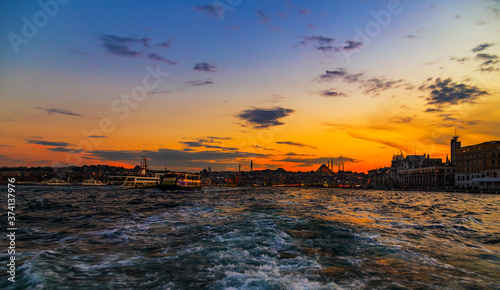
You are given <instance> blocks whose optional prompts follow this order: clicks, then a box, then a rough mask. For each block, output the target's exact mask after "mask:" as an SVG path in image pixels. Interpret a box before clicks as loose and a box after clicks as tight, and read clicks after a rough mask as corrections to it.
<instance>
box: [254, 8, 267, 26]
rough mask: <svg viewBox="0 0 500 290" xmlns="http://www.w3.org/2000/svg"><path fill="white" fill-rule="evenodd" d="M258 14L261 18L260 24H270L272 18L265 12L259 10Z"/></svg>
mask: <svg viewBox="0 0 500 290" xmlns="http://www.w3.org/2000/svg"><path fill="white" fill-rule="evenodd" d="M256 13H257V15H258V16H259V22H262V23H268V22H269V21H270V20H271V17H269V15H267V14H266V13H264V10H262V9H259V10H257V11H256Z"/></svg>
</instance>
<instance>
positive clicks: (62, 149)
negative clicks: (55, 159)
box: [47, 147, 83, 153]
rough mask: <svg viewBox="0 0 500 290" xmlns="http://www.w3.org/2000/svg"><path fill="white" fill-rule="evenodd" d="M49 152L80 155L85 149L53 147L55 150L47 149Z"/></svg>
mask: <svg viewBox="0 0 500 290" xmlns="http://www.w3.org/2000/svg"><path fill="white" fill-rule="evenodd" d="M47 150H50V151H54V152H68V153H80V152H82V151H83V149H71V148H66V147H53V148H47Z"/></svg>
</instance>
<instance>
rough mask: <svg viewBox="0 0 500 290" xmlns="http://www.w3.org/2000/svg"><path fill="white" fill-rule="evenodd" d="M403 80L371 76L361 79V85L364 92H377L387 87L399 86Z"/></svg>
mask: <svg viewBox="0 0 500 290" xmlns="http://www.w3.org/2000/svg"><path fill="white" fill-rule="evenodd" d="M403 83H404V80H402V79H400V80H387V79H385V78H371V79H367V80H363V82H362V84H361V87H362V88H363V89H364V90H365V92H366V93H375V94H377V93H379V92H381V91H385V90H388V89H393V88H398V87H401V86H402V85H403Z"/></svg>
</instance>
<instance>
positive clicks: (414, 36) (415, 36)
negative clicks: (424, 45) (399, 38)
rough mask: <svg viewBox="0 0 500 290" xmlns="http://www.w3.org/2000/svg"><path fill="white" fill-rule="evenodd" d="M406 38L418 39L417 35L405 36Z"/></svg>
mask: <svg viewBox="0 0 500 290" xmlns="http://www.w3.org/2000/svg"><path fill="white" fill-rule="evenodd" d="M403 37H404V38H410V39H415V38H418V36H417V35H415V34H408V35H403Z"/></svg>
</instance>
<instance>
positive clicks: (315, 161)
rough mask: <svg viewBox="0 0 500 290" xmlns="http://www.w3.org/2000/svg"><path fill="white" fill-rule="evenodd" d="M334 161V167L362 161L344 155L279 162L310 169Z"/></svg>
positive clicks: (291, 159)
mask: <svg viewBox="0 0 500 290" xmlns="http://www.w3.org/2000/svg"><path fill="white" fill-rule="evenodd" d="M332 160H333V165H334V166H338V165H342V164H349V163H357V162H360V161H361V160H358V159H355V158H351V157H346V156H342V155H341V156H337V157H319V158H285V159H280V160H277V161H282V162H291V163H296V164H297V166H300V167H310V166H314V165H320V164H326V163H328V162H329V161H332Z"/></svg>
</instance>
